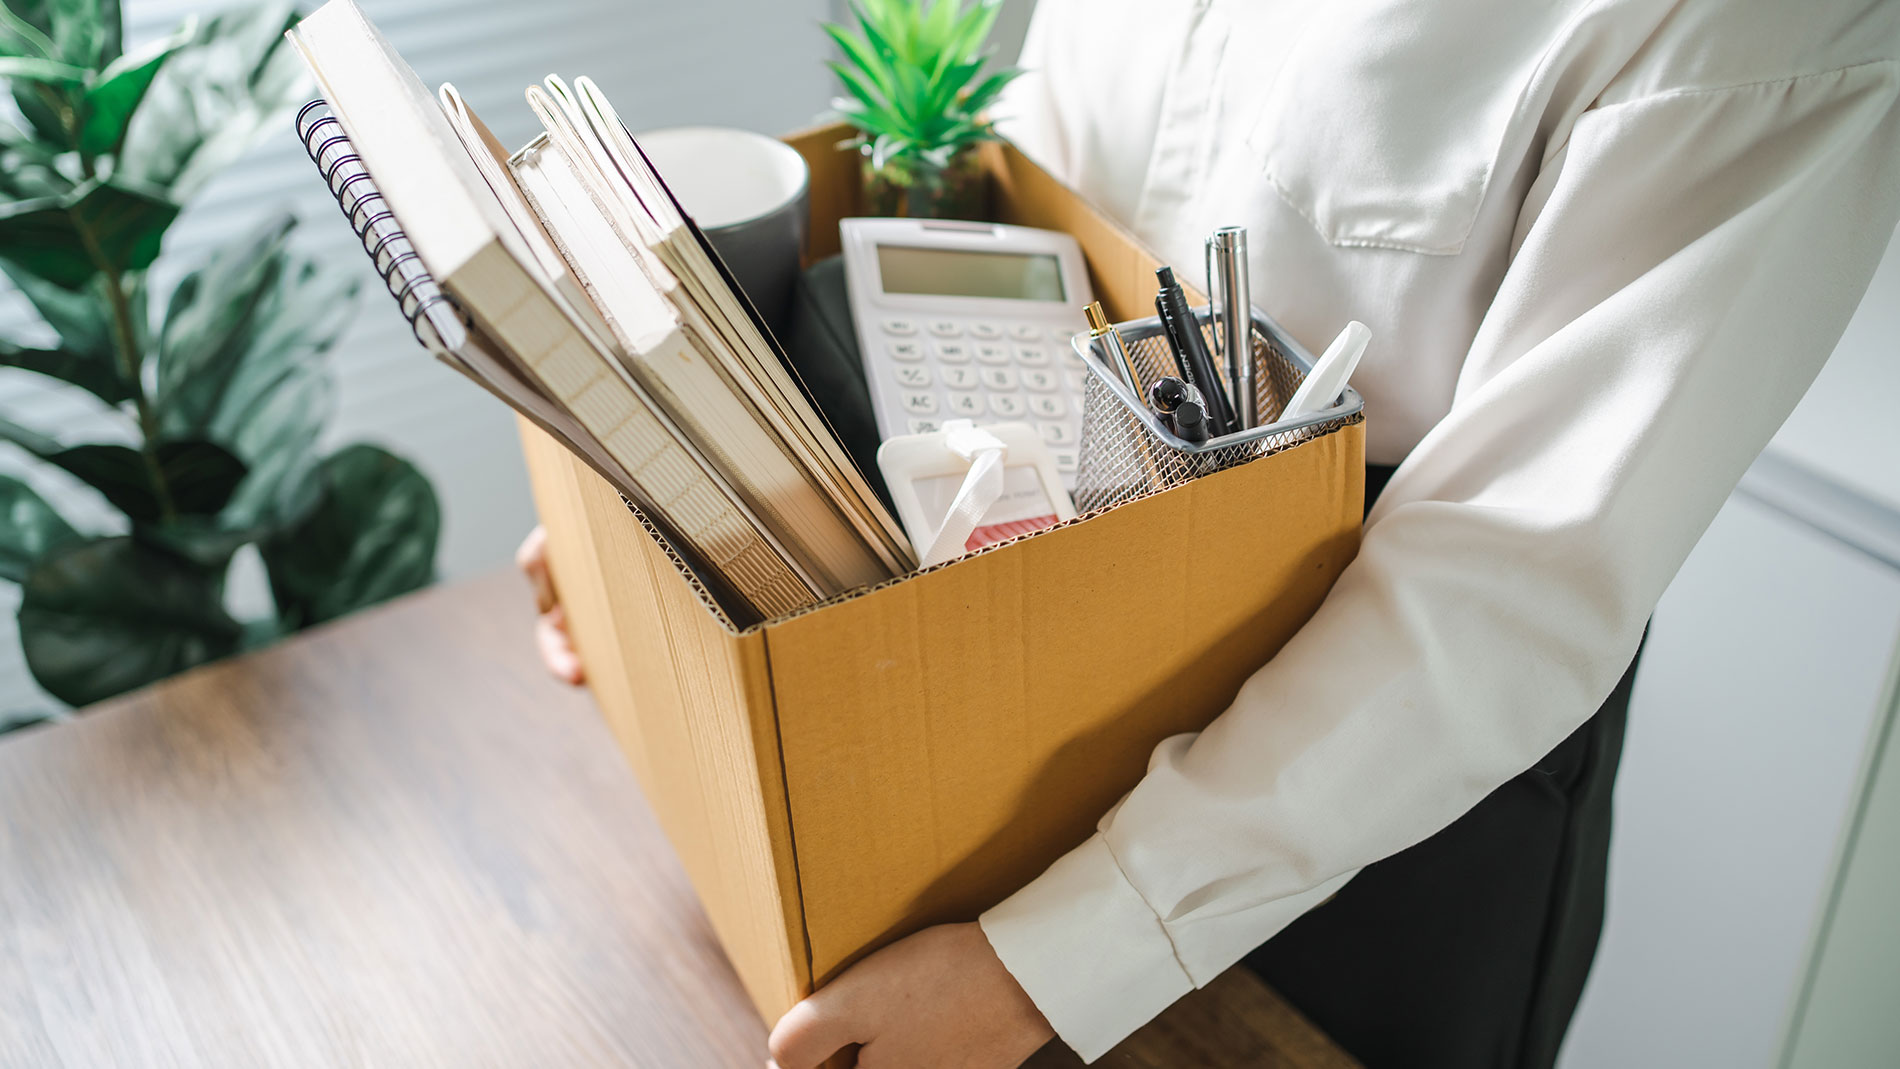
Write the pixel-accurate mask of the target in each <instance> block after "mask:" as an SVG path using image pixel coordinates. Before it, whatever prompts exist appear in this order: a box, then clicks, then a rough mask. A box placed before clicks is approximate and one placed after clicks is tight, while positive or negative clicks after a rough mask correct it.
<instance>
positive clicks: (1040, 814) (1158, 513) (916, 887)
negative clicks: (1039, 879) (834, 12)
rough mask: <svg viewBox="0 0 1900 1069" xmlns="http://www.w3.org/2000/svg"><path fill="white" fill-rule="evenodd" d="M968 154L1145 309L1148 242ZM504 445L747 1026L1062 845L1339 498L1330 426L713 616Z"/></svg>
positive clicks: (821, 139) (1320, 536) (1043, 182)
mask: <svg viewBox="0 0 1900 1069" xmlns="http://www.w3.org/2000/svg"><path fill="white" fill-rule="evenodd" d="M846 133H847V132H846V131H845V130H844V129H843V128H841V127H831V128H825V129H820V130H814V131H809V132H806V133H803V134H799V135H794V136H793V137H791V138H789V139H788V140H789V141H790V142H791V144H792V145H793V146H794V147H796V148H797V149H798V150H799V151H800V152H801V153H803V154H804V155H805V157H806V159H807V160H808V161H809V162H810V164H811V168H812V198H811V203H812V235H813V245H814V248H813V250H812V253H813V255H814V256H824V255H829V254H830V253H832V252H835V251H836V250H837V221H838V219H840V218H842V217H844V216H846V215H849V214H851V213H852V211H853V209H854V207H855V205H856V202H857V196H858V178H859V173H858V164H857V158H856V157H855V156H854V155H851V154H848V153H844V152H840V151H837V149H836V145H837V144H838V143H839V142H840V141H842V140H843V138H844V137H845V136H846ZM985 153H986V155H985V161H986V164H987V166H988V168H989V172H990V174H991V176H992V179H993V190H994V198H995V210H996V214H997V217H998V218H999V219H1000V220H1001V221H1004V222H1010V223H1019V224H1023V225H1027V226H1040V227H1048V228H1051V229H1058V230H1065V231H1067V232H1069V233H1071V234H1073V235H1075V237H1076V239H1077V240H1078V241H1079V242H1080V243H1081V245H1082V248H1083V251H1084V252H1085V253H1086V255H1087V257H1088V261H1089V268H1090V275H1091V282H1092V283H1093V286H1094V289H1095V293H1096V295H1097V296H1098V297H1099V298H1100V299H1101V300H1102V302H1103V303H1104V304H1105V305H1106V306H1107V309H1108V312H1109V314H1110V315H1111V316H1112V317H1113V318H1116V319H1128V318H1135V317H1139V316H1143V315H1147V314H1149V312H1148V309H1149V308H1151V306H1152V299H1153V289H1154V274H1153V272H1154V268H1155V266H1156V265H1157V261H1156V260H1155V258H1154V257H1153V255H1151V254H1150V253H1148V252H1147V251H1146V250H1144V249H1143V248H1142V247H1141V246H1140V245H1139V244H1138V243H1137V242H1136V241H1135V240H1134V239H1133V238H1132V237H1131V236H1130V235H1129V234H1128V233H1127V232H1126V231H1124V230H1122V229H1121V228H1120V227H1118V226H1116V225H1115V224H1114V223H1112V222H1111V221H1109V220H1108V219H1107V218H1106V217H1104V216H1103V215H1101V214H1100V213H1099V212H1097V211H1096V210H1094V209H1093V208H1092V207H1091V206H1090V205H1088V204H1087V203H1086V202H1084V201H1083V200H1082V199H1081V198H1079V197H1078V196H1076V195H1075V194H1073V193H1072V192H1070V191H1069V190H1067V189H1065V188H1064V187H1063V186H1061V185H1060V184H1059V183H1057V182H1056V181H1054V180H1053V179H1052V178H1050V177H1049V176H1048V175H1047V174H1046V173H1044V172H1043V171H1042V170H1040V169H1039V168H1037V167H1036V166H1035V165H1034V164H1032V163H1030V162H1029V161H1028V160H1027V159H1026V158H1024V157H1023V156H1022V155H1021V154H1020V153H1018V152H1017V151H1016V150H1015V149H1014V148H1012V147H1009V146H1005V145H994V146H988V147H986V149H985ZM1077 318H1078V322H1079V320H1080V316H1079V314H1078V317H1077ZM523 438H524V444H525V446H526V449H527V454H528V461H529V468H530V472H531V475H532V478H533V482H534V491H535V501H536V504H537V506H538V508H539V510H540V513H541V517H542V519H543V521H544V522H545V523H546V525H547V528H548V533H549V553H550V558H551V566H552V568H553V572H554V577H555V581H556V583H557V585H558V586H559V589H560V593H561V597H562V599H563V602H564V603H565V605H566V606H567V612H568V617H569V620H570V621H571V625H572V628H573V633H574V637H575V641H576V642H577V644H578V646H579V649H580V653H581V657H582V660H583V661H584V663H585V664H586V666H587V674H588V678H589V681H590V683H591V685H592V687H593V690H594V693H595V695H596V697H597V698H598V700H599V703H600V707H601V710H602V712H603V713H604V714H605V716H606V717H607V719H608V721H609V722H610V723H611V724H612V726H613V729H614V731H615V733H616V735H617V736H618V738H619V740H620V742H621V745H622V747H623V748H624V749H625V751H626V754H627V758H628V760H629V761H630V762H631V763H632V764H633V767H634V769H635V771H636V772H637V773H638V775H639V778H640V781H641V783H642V784H643V785H644V787H645V789H646V793H647V797H648V798H649V799H650V800H651V801H652V803H653V807H654V809H655V811H656V812H657V813H658V815H659V818H660V821H661V823H662V824H663V825H664V826H665V827H666V830H667V832H668V834H669V835H670V836H671V838H672V840H673V843H674V845H675V846H676V847H677V848H678V849H679V852H680V856H681V859H682V861H683V862H684V864H685V867H686V871H687V874H688V875H689V876H690V878H691V879H692V883H693V886H694V887H695V888H696V889H697V890H698V892H699V895H700V897H701V899H702V900H703V902H704V903H705V907H706V912H707V913H708V914H709V915H710V917H711V919H712V924H713V928H714V930H715V931H716V932H717V933H718V936H719V939H720V941H721V942H722V943H723V944H724V945H725V948H726V951H727V953H728V954H729V955H730V956H731V958H732V961H733V964H734V966H735V967H736V968H737V969H738V972H739V975H740V977H741V979H742V980H743V981H744V983H745V986H746V989H747V991H748V992H749V993H750V994H751V996H752V999H753V1001H754V1002H755V1003H756V1004H757V1005H758V1007H759V1011H760V1013H761V1014H763V1015H764V1016H765V1018H766V1020H768V1021H770V1020H773V1019H775V1018H776V1017H777V1016H778V1014H779V1013H780V1012H782V1011H783V1010H785V1009H786V1008H787V1007H789V1006H790V1005H791V1004H792V1003H793V1002H794V1001H796V1000H797V999H798V998H799V997H801V996H802V995H804V994H805V993H807V992H809V991H810V990H811V988H812V987H813V986H814V985H815V984H822V983H824V982H825V981H826V980H828V979H830V978H831V977H832V976H834V975H836V974H837V972H838V971H839V970H840V969H842V968H843V967H844V966H845V965H848V964H849V963H850V962H852V961H853V960H855V959H856V958H858V957H860V956H862V955H863V954H865V953H867V952H868V951H870V950H871V949H874V948H876V947H878V946H880V945H882V944H884V943H886V942H888V941H890V940H892V939H894V938H897V937H899V936H901V935H904V934H906V933H908V932H912V931H915V930H917V929H918V928H921V927H924V926H926V925H930V924H933V923H938V922H943V921H950V920H968V919H971V918H973V917H975V916H976V915H977V913H979V912H980V911H982V910H983V909H984V908H986V907H987V906H989V905H991V904H992V903H994V902H996V901H998V900H1000V899H1002V898H1003V897H1005V896H1006V895H1008V894H1009V893H1010V892H1011V891H1013V890H1014V889H1016V888H1017V887H1019V886H1021V885H1022V884H1023V883H1025V882H1027V881H1028V880H1030V879H1032V878H1033V877H1035V876H1036V875H1037V874H1038V873H1039V872H1041V871H1042V869H1043V868H1044V867H1045V866H1047V865H1048V864H1049V863H1050V862H1052V861H1054V860H1055V859H1056V858H1057V857H1058V856H1060V855H1061V854H1062V853H1063V852H1065V851H1067V850H1068V849H1070V848H1071V847H1073V846H1075V845H1076V844H1078V843H1080V842H1081V841H1082V840H1083V839H1085V838H1087V837H1088V835H1089V834H1090V832H1091V831H1092V830H1093V829H1094V826H1095V822H1096V820H1097V818H1098V817H1099V816H1100V815H1101V814H1102V813H1103V812H1104V811H1105V810H1106V809H1108V807H1109V806H1110V805H1112V804H1113V803H1114V802H1115V800H1116V799H1117V798H1119V797H1120V796H1121V795H1122V794H1123V793H1124V792H1126V791H1127V790H1128V789H1129V788H1130V787H1132V786H1133V785H1134V784H1135V782H1136V781H1137V780H1138V779H1139V778H1140V776H1141V774H1142V770H1143V769H1144V768H1145V767H1146V762H1147V759H1148V754H1149V751H1150V750H1151V749H1152V748H1153V747H1154V745H1155V744H1156V743H1157V742H1159V741H1160V740H1161V739H1163V738H1165V737H1167V736H1169V735H1172V734H1175V733H1177V732H1182V731H1192V730H1195V729H1196V728H1199V727H1200V726H1202V725H1204V724H1205V723H1206V722H1207V721H1208V720H1210V719H1212V718H1213V717H1214V716H1215V715H1217V714H1218V713H1219V712H1220V711H1221V710H1222V709H1224V708H1225V707H1226V706H1227V704H1228V703H1229V702H1230V701H1231V700H1232V699H1233V696H1234V694H1235V692H1236V691H1237V690H1238V689H1239V686H1240V684H1241V682H1242V681H1243V680H1244V679H1245V678H1246V677H1247V676H1248V675H1249V674H1250V673H1252V672H1253V671H1254V669H1256V668H1258V667H1259V666H1260V665H1261V664H1264V663H1265V662H1266V661H1267V659H1268V658H1269V657H1271V656H1272V655H1273V654H1274V652H1275V651H1277V650H1278V649H1279V648H1280V646H1281V645H1282V644H1283V643H1284V642H1285V641H1286V640H1287V638H1288V637H1290V636H1291V635H1292V634H1293V632H1294V631H1295V630H1296V629H1297V628H1299V627H1300V625H1301V624H1303V623H1304V622H1305V621H1306V619H1307V618H1308V617H1309V616H1310V615H1311V614H1312V612H1313V611H1314V609H1315V608H1317V607H1318V605H1319V603H1320V600H1321V599H1322V598H1323V597H1324V596H1325V595H1326V592H1327V590H1328V589H1329V588H1330V587H1331V586H1332V583H1333V580H1334V579H1335V578H1336V577H1337V576H1338V575H1339V572H1340V570H1341V569H1343V568H1344V567H1345V566H1346V564H1347V562H1348V561H1350V560H1351V559H1352V556H1353V554H1354V553H1355V552H1356V550H1357V548H1358V544H1359V527H1360V509H1361V499H1362V496H1363V493H1364V482H1363V478H1364V475H1363V448H1364V438H1363V427H1362V426H1359V425H1351V426H1346V427H1343V428H1341V429H1339V430H1337V431H1334V432H1333V433H1331V434H1328V435H1326V436H1324V437H1321V438H1318V439H1316V440H1313V441H1310V442H1307V443H1304V444H1302V445H1299V446H1296V447H1294V448H1292V449H1289V450H1287V451H1285V452H1281V453H1278V454H1274V455H1272V456H1268V457H1265V458H1262V459H1260V460H1256V461H1253V462H1251V463H1248V464H1246V465H1243V466H1241V467H1237V468H1233V469H1230V470H1227V471H1223V472H1220V473H1219V474H1216V475H1212V476H1209V477H1207V478H1205V479H1201V480H1198V481H1196V482H1193V483H1190V484H1188V485H1186V486H1182V487H1178V488H1176V489H1174V490H1170V491H1167V492H1165V493H1161V494H1157V495H1154V496H1151V497H1148V498H1144V499H1142V500H1139V501H1135V502H1133V503H1130V504H1127V505H1123V506H1121V507H1119V508H1115V509H1112V510H1110V511H1108V512H1106V513H1103V514H1100V515H1097V516H1094V517H1093V518H1089V519H1085V520H1082V521H1080V522H1076V523H1072V524H1069V525H1067V526H1063V527H1059V528H1056V529H1053V530H1049V531H1046V532H1042V533H1039V534H1037V535H1034V536H1031V537H1028V538H1024V539H1022V540H1020V541H1016V542H1012V543H1009V544H1006V545H1003V546H1000V547H997V548H995V549H992V550H990V551H987V552H984V553H980V554H977V555H975V556H971V557H967V558H965V559H963V560H960V561H957V562H954V563H952V564H949V565H946V566H943V567H940V568H937V569H933V570H931V571H928V572H925V573H922V574H919V575H915V576H912V577H909V578H906V579H902V580H898V581H894V582H891V583H887V584H884V585H882V586H879V587H875V588H872V589H871V590H869V591H864V592H860V593H858V594H855V595H847V596H845V597H843V598H840V599H835V600H834V601H833V602H831V603H828V604H826V605H824V606H821V607H819V608H816V609H813V610H810V611H807V612H804V613H800V614H797V615H794V616H791V617H789V618H785V619H781V620H777V621H773V622H769V623H766V624H764V625H762V626H759V627H754V628H751V629H748V630H746V631H743V632H740V631H735V630H733V629H732V628H731V627H730V626H729V625H728V624H726V623H725V622H724V621H723V619H722V618H721V617H719V616H718V615H716V613H715V611H714V610H712V609H711V608H710V607H709V604H708V603H707V602H706V601H705V600H704V599H703V598H702V597H701V596H700V595H699V594H698V593H697V592H696V591H695V590H694V589H693V587H692V586H691V585H690V584H689V583H688V582H687V581H686V579H685V578H684V577H683V575H682V573H681V571H680V569H679V567H678V565H677V563H676V562H675V561H674V560H673V559H672V558H670V557H669V556H668V554H667V553H666V551H665V550H664V548H663V546H662V545H661V544H659V543H657V542H656V541H655V539H654V538H653V537H652V536H651V535H650V534H649V532H648V531H647V530H646V529H645V528H644V527H643V525H642V524H641V522H640V520H639V519H638V517H637V516H635V515H634V514H632V513H631V512H629V511H628V509H627V508H626V506H625V505H623V504H622V503H621V501H620V499H619V497H618V495H616V494H615V493H614V492H613V490H611V489H610V488H609V487H608V486H607V484H606V483H604V482H602V481H601V480H600V479H599V478H598V477H596V476H595V475H594V474H593V473H592V472H591V471H589V470H588V469H587V468H586V467H585V466H583V465H582V464H581V463H580V462H579V461H578V460H576V459H575V458H574V457H573V456H571V455H570V454H568V453H567V452H566V451H564V450H562V449H561V448H560V447H558V446H556V445H554V444H553V443H552V442H551V441H550V440H549V439H547V438H545V437H544V436H542V435H541V434H540V432H538V431H536V430H534V429H533V428H532V427H530V426H527V425H526V424H523ZM1189 546H1191V547H1193V552H1192V557H1191V560H1190V559H1186V558H1184V556H1183V552H1182V551H1183V548H1184V547H1189ZM1190 564H1192V565H1193V566H1192V567H1190ZM1161 592H1166V595H1165V596H1158V595H1159V594H1161ZM1189 605H1193V606H1196V607H1197V610H1198V611H1189V609H1188V608H1187V606H1189ZM628 908H629V909H637V908H639V906H638V904H637V903H629V904H628Z"/></svg>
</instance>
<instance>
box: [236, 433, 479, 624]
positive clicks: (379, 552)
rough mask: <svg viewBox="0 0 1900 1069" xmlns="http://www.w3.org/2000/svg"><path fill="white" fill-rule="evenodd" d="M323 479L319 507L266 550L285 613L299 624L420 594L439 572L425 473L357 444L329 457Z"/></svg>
mask: <svg viewBox="0 0 1900 1069" xmlns="http://www.w3.org/2000/svg"><path fill="white" fill-rule="evenodd" d="M321 476H322V480H323V488H324V497H323V503H322V504H321V505H319V506H318V507H317V510H316V511H315V512H314V513H312V514H311V515H310V517H309V519H307V520H305V521H304V522H303V523H302V524H300V525H298V526H297V527H295V528H293V529H291V530H288V531H284V532H282V533H281V534H279V535H277V536H276V537H273V538H271V539H269V540H268V541H266V542H264V543H263V545H261V546H260V547H259V548H260V549H261V550H262V552H263V556H264V565H265V568H266V569H267V570H268V571H269V573H270V582H271V590H272V592H273V593H275V594H276V596H277V605H278V608H279V610H280V611H281V612H282V614H283V615H284V616H285V617H286V618H287V619H289V620H291V621H293V622H294V623H295V624H297V625H298V626H306V627H307V626H309V625H311V624H315V623H320V622H322V621H324V620H331V619H335V618H336V617H338V616H342V615H344V614H345V613H349V612H354V611H355V610H357V609H360V608H363V607H365V606H368V605H373V604H375V603H377V602H379V601H382V600H384V599H386V598H391V597H395V596H396V595H398V594H402V593H406V592H408V591H411V590H415V589H417V588H419V587H422V586H424V585H425V584H427V583H428V582H429V580H430V579H431V578H432V577H433V576H434V574H435V546H436V538H437V535H438V534H439V533H440V529H441V513H440V511H439V509H438V507H437V505H436V499H435V491H434V490H433V489H431V488H430V486H429V481H428V479H426V478H424V477H423V475H422V473H421V472H419V471H417V470H416V469H415V468H414V467H413V466H412V465H410V464H409V463H408V462H407V461H404V460H401V459H399V458H397V457H394V456H392V455H390V454H389V453H386V452H384V451H383V450H381V449H378V448H376V447H375V446H370V445H353V446H349V447H347V448H345V449H342V450H340V451H338V452H337V453H335V454H333V455H331V456H330V457H328V458H326V459H325V460H324V462H323V465H322V468H321Z"/></svg>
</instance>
